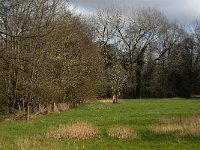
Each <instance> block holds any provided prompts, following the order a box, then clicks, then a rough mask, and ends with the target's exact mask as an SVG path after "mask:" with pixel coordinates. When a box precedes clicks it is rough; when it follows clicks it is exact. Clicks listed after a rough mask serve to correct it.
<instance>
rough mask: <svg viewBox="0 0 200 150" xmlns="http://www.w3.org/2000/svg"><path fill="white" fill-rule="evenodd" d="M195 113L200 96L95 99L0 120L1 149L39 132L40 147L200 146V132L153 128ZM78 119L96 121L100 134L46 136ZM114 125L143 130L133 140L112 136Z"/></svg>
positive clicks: (15, 145)
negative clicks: (176, 132) (30, 117)
mask: <svg viewBox="0 0 200 150" xmlns="http://www.w3.org/2000/svg"><path fill="white" fill-rule="evenodd" d="M194 115H199V116H200V99H190V100H185V99H176V100H174V99H162V100H153V99H149V100H124V101H122V102H121V103H120V104H111V103H102V102H95V103H91V104H87V105H84V106H79V107H78V108H75V109H70V110H68V111H65V112H62V113H57V114H50V115H46V116H42V117H40V118H37V119H35V120H31V121H28V122H27V121H10V122H0V149H9V150H10V149H11V150H12V149H13V150H14V149H19V147H18V140H19V139H22V138H26V137H33V136H34V135H39V136H40V137H41V143H40V144H41V145H40V147H39V148H40V149H44V150H46V149H48V150H51V149H52V150H54V149H56V150H57V149H58V150H62V149H64V150H65V149H66V150H70V149H72V150H73V149H86V150H134V149H138V150H141V149H145V150H146V149H147V150H148V149H155V150H156V149H157V150H160V149H162V150H173V149H175V150H179V149H181V150H182V149H186V150H187V149H188V150H195V149H196V150H199V149H200V136H191V135H188V136H184V137H179V136H177V135H174V134H160V135H157V134H154V133H152V132H151V131H150V129H149V127H150V126H151V125H153V124H155V123H157V122H158V121H159V120H162V119H167V118H172V117H190V116H194ZM75 121H87V122H91V123H93V124H94V125H96V126H97V127H98V128H99V129H100V131H101V135H100V137H99V138H94V139H89V140H68V139H58V140H56V139H47V138H45V137H44V135H45V133H46V132H47V131H48V130H49V129H51V128H53V127H55V126H57V125H59V124H67V123H70V122H75ZM113 125H128V126H130V127H131V128H134V129H136V130H137V131H138V132H139V137H138V138H137V139H130V140H120V139H116V138H111V137H109V136H108V135H107V132H106V131H107V129H108V128H109V127H111V126H113Z"/></svg>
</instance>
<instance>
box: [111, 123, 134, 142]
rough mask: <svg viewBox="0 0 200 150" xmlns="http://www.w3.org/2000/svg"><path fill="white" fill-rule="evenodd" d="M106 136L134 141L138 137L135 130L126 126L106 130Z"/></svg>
mask: <svg viewBox="0 0 200 150" xmlns="http://www.w3.org/2000/svg"><path fill="white" fill-rule="evenodd" d="M107 132H108V135H109V136H110V137H115V138H118V139H134V138H137V137H138V133H137V131H136V130H134V129H131V128H130V127H128V126H114V127H111V128H109V129H108V131H107Z"/></svg>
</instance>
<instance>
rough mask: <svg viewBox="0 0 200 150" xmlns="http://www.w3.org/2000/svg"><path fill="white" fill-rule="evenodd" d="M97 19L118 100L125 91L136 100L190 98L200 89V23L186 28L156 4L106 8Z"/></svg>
mask: <svg viewBox="0 0 200 150" xmlns="http://www.w3.org/2000/svg"><path fill="white" fill-rule="evenodd" d="M91 22H92V27H93V30H94V33H95V35H96V36H95V39H94V40H95V41H97V43H99V47H100V48H101V50H102V55H103V59H104V67H105V72H106V74H107V82H108V89H110V91H111V92H110V93H113V98H114V101H116V97H118V96H119V93H121V94H122V95H123V97H131V98H141V97H176V96H181V97H190V96H191V95H192V94H195V92H196V94H197V93H198V91H199V89H200V84H199V81H200V47H199V44H200V41H199V39H200V24H199V23H198V22H196V23H194V24H193V25H190V26H188V27H183V26H181V25H179V24H177V23H174V22H170V21H169V20H168V19H167V17H166V16H165V15H164V14H162V13H161V12H160V11H158V10H155V9H151V8H144V9H138V10H134V11H125V10H123V9H119V8H118V9H117V8H109V9H104V10H100V11H98V12H97V15H95V16H93V19H92V21H91ZM119 72H120V73H119ZM113 76H117V78H115V77H114V78H113ZM116 89H117V90H116ZM108 91H109V90H108ZM116 91H117V93H116Z"/></svg>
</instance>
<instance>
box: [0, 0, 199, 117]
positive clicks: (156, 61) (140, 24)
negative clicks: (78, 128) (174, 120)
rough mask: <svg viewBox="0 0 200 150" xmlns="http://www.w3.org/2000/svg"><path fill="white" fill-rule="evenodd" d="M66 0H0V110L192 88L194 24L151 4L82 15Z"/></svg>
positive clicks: (195, 88)
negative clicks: (185, 23) (170, 16)
mask: <svg viewBox="0 0 200 150" xmlns="http://www.w3.org/2000/svg"><path fill="white" fill-rule="evenodd" d="M67 4H68V3H67V2H66V1H64V0H34V1H33V0H1V1H0V83H1V84H0V104H1V107H0V108H1V109H4V110H6V111H7V112H8V113H15V112H16V111H22V112H26V113H27V114H28V115H29V110H30V108H33V107H37V106H38V105H39V104H50V103H51V104H52V103H54V104H55V103H59V102H61V103H64V102H68V103H69V104H70V105H71V106H75V105H76V104H77V103H79V102H81V101H84V100H86V99H90V98H103V97H108V98H111V97H112V98H113V100H114V102H117V99H118V98H119V97H122V98H141V97H176V96H180V97H190V96H191V95H192V94H199V90H200V59H199V57H200V24H199V23H198V22H196V23H194V24H193V26H189V27H188V28H183V27H181V26H180V25H178V24H176V23H171V22H170V21H168V19H167V18H166V17H165V16H164V15H163V14H162V13H161V12H159V11H157V10H155V9H139V10H136V11H133V12H125V11H124V10H122V9H116V8H110V9H105V10H100V11H98V12H97V13H96V15H94V16H93V17H90V18H89V19H88V18H83V17H81V16H77V15H75V14H73V12H71V11H69V9H68V5H67ZM186 29H187V30H186ZM28 115H27V118H28Z"/></svg>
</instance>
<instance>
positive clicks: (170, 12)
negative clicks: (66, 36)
mask: <svg viewBox="0 0 200 150" xmlns="http://www.w3.org/2000/svg"><path fill="white" fill-rule="evenodd" d="M112 6H116V7H122V8H129V9H137V8H144V7H150V8H156V9H158V10H160V11H161V12H163V13H164V14H165V15H166V16H167V17H168V18H169V19H170V20H171V21H177V22H179V23H182V24H190V23H192V22H193V21H195V20H196V19H200V0H71V7H72V8H74V7H75V12H76V13H78V14H82V15H90V14H94V13H95V11H96V10H97V9H101V8H107V7H112Z"/></svg>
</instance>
